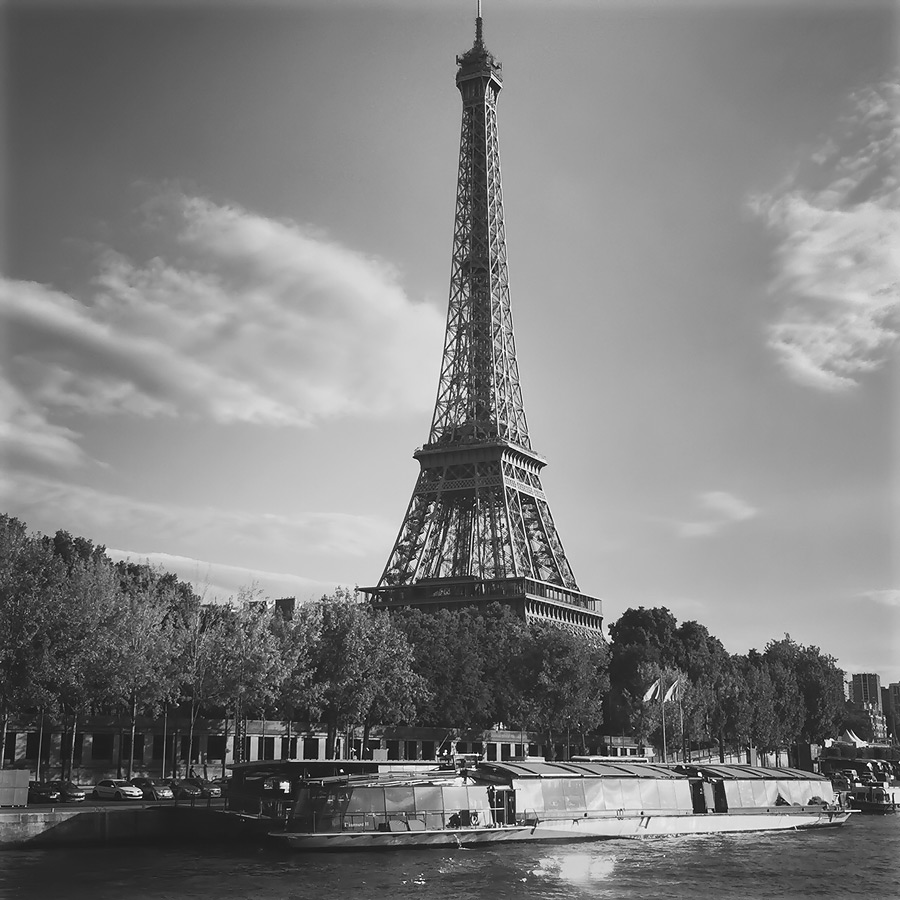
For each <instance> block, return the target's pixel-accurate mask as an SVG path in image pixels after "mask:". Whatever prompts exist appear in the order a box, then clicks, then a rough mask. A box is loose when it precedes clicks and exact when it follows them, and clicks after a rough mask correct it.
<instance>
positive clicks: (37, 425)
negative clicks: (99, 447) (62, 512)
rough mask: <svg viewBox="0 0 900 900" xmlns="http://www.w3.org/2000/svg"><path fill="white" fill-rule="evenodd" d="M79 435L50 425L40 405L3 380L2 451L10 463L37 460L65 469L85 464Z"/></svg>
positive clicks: (0, 383) (0, 387) (0, 396)
mask: <svg viewBox="0 0 900 900" xmlns="http://www.w3.org/2000/svg"><path fill="white" fill-rule="evenodd" d="M79 437H80V435H78V434H77V433H76V432H74V431H72V430H71V429H69V428H66V427H64V426H61V425H53V424H51V423H50V422H49V421H48V419H47V417H46V416H45V415H44V411H43V410H42V409H41V408H40V406H39V405H38V404H35V403H34V402H32V401H31V400H30V399H29V398H28V397H26V396H24V395H23V394H22V393H21V392H20V391H18V390H17V389H16V388H15V387H14V386H13V385H12V384H9V383H7V382H4V381H3V379H2V378H0V451H2V457H3V458H4V459H5V461H6V463H7V464H10V463H13V462H17V461H19V460H20V459H21V460H36V461H38V462H43V463H49V464H51V465H59V466H65V467H71V466H76V465H79V464H81V463H82V462H84V459H85V457H84V454H83V452H82V450H81V448H80V447H79V445H78V439H79Z"/></svg>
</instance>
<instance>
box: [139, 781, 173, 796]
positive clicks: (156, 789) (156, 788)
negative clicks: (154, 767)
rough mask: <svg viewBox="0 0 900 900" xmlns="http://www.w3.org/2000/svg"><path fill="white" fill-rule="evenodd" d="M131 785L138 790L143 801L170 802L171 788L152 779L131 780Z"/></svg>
mask: <svg viewBox="0 0 900 900" xmlns="http://www.w3.org/2000/svg"><path fill="white" fill-rule="evenodd" d="M131 783H132V784H133V785H134V786H135V787H136V788H138V789H139V790H140V792H141V793H142V794H143V796H144V799H145V800H171V799H172V798H173V797H174V796H175V795H174V794H173V793H172V788H170V787H169V785H167V784H163V783H162V782H160V781H154V780H153V779H152V778H132V779H131Z"/></svg>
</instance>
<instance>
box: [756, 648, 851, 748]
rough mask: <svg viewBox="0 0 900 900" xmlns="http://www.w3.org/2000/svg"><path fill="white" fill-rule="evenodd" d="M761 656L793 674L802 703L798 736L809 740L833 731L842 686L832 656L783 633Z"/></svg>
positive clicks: (839, 715)
mask: <svg viewBox="0 0 900 900" xmlns="http://www.w3.org/2000/svg"><path fill="white" fill-rule="evenodd" d="M765 655H766V658H767V659H768V660H770V661H775V660H777V661H778V662H780V663H781V664H782V665H784V666H785V667H787V668H788V669H789V670H790V671H791V672H793V674H794V678H795V680H796V683H797V688H798V690H799V692H800V696H801V699H802V705H803V718H802V722H801V726H800V730H799V734H798V737H799V739H800V740H802V741H804V742H807V743H812V742H817V741H822V740H824V738H826V737H829V736H832V735H834V734H836V733H837V729H838V726H839V724H840V722H841V719H842V718H843V715H844V687H843V674H842V672H841V670H840V669H839V668H838V667H837V662H836V660H835V659H834V657H832V656H827V655H826V654H823V653H822V651H821V650H819V648H818V647H813V646H803V645H801V644H798V643H796V642H795V641H793V640H792V639H791V637H790V635H787V634H786V635H785V636H784V639H783V640H781V641H772V642H770V643H769V644H767V645H766V650H765Z"/></svg>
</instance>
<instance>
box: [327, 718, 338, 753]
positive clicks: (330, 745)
mask: <svg viewBox="0 0 900 900" xmlns="http://www.w3.org/2000/svg"><path fill="white" fill-rule="evenodd" d="M336 741H337V722H329V723H328V732H327V736H326V738H325V759H334V758H335V756H334V745H335V742H336Z"/></svg>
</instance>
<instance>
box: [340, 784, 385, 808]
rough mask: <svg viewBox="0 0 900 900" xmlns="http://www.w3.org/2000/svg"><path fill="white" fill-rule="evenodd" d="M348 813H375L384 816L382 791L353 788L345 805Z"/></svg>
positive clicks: (371, 788) (379, 789)
mask: <svg viewBox="0 0 900 900" xmlns="http://www.w3.org/2000/svg"><path fill="white" fill-rule="evenodd" d="M347 812H348V813H377V814H378V815H384V789H383V788H374V787H355V788H353V789H352V793H351V794H350V799H349V801H348V803H347Z"/></svg>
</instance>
